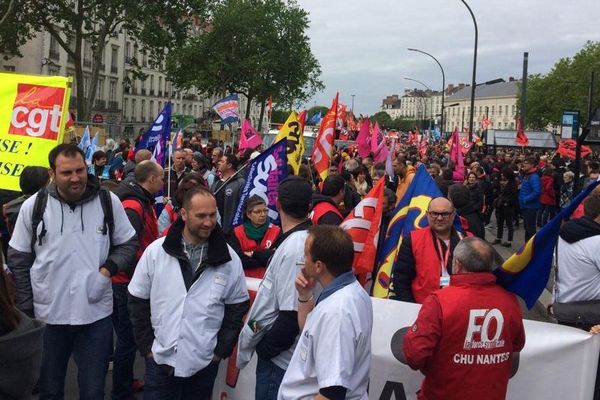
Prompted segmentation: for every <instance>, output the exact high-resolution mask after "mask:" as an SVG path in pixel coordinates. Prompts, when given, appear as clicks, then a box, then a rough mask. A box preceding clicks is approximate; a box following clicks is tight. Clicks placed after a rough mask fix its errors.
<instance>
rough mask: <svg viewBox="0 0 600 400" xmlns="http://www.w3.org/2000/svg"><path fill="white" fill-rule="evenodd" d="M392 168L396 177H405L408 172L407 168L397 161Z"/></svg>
mask: <svg viewBox="0 0 600 400" xmlns="http://www.w3.org/2000/svg"><path fill="white" fill-rule="evenodd" d="M392 168H393V169H394V173H395V174H396V175H400V176H404V173H405V172H406V166H405V165H404V164H402V163H401V162H398V161H397V160H394V161H393V162H392Z"/></svg>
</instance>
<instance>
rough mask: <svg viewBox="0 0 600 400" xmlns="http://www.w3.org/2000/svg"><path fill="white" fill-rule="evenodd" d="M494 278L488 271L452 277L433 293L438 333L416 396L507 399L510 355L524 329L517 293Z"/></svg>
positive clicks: (519, 344)
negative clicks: (435, 344) (437, 318)
mask: <svg viewBox="0 0 600 400" xmlns="http://www.w3.org/2000/svg"><path fill="white" fill-rule="evenodd" d="M495 280H496V279H495V277H494V276H493V275H492V274H491V273H472V274H460V275H455V281H454V282H453V283H451V285H450V287H448V288H445V289H443V290H439V291H438V292H436V293H435V295H434V296H436V297H437V303H438V304H439V306H440V313H439V314H440V317H441V330H440V331H441V332H442V336H441V337H440V339H439V341H438V343H437V346H436V348H435V350H434V352H433V355H432V357H431V358H430V359H429V360H428V362H427V364H426V368H425V370H426V371H425V372H426V376H425V379H424V381H423V385H422V387H421V392H420V393H419V396H418V398H419V399H428V400H430V399H448V400H453V399H457V400H458V399H486V400H500V399H505V398H506V387H507V384H508V378H509V375H510V370H511V360H512V357H511V354H512V352H514V351H520V350H521V349H522V348H523V346H524V344H525V331H524V328H523V322H522V313H521V309H520V307H519V304H518V302H517V299H516V297H515V296H514V295H513V294H511V293H508V292H507V291H506V290H504V289H503V288H501V287H500V286H498V285H497V284H496V283H495ZM473 283H475V284H473ZM423 328H425V327H423ZM490 340H491V341H490ZM482 344H487V346H481V345H482ZM486 347H487V348H486Z"/></svg>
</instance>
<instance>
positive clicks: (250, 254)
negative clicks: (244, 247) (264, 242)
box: [244, 251, 254, 257]
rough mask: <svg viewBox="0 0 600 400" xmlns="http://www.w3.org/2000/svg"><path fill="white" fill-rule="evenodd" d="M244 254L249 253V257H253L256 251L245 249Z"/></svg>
mask: <svg viewBox="0 0 600 400" xmlns="http://www.w3.org/2000/svg"><path fill="white" fill-rule="evenodd" d="M244 254H245V255H247V256H248V257H252V255H253V254H254V252H253V251H245V252H244Z"/></svg>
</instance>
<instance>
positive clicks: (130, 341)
mask: <svg viewBox="0 0 600 400" xmlns="http://www.w3.org/2000/svg"><path fill="white" fill-rule="evenodd" d="M112 287H113V314H112V322H113V326H114V328H115V333H116V335H117V343H116V345H115V352H114V354H113V372H112V373H113V387H112V398H113V400H122V399H127V400H129V399H130V398H131V396H132V395H133V390H132V384H133V363H134V362H135V350H136V347H135V339H134V337H133V327H132V326H131V321H130V320H129V312H128V311H127V285H125V284H119V283H115V284H113V285H112Z"/></svg>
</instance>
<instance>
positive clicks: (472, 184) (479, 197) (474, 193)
mask: <svg viewBox="0 0 600 400" xmlns="http://www.w3.org/2000/svg"><path fill="white" fill-rule="evenodd" d="M465 186H466V187H467V188H469V192H470V193H471V205H472V206H473V208H474V209H475V210H476V211H477V212H478V213H480V212H481V208H482V207H483V199H484V198H483V189H482V188H481V184H480V183H479V180H478V179H477V174H476V173H475V172H473V171H471V172H469V173H468V174H467V180H466V181H465Z"/></svg>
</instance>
